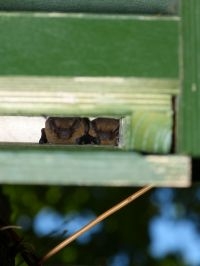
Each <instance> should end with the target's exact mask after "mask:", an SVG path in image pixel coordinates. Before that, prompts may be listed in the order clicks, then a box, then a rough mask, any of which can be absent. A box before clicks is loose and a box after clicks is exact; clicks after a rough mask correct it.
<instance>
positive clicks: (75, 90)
mask: <svg viewBox="0 0 200 266" xmlns="http://www.w3.org/2000/svg"><path fill="white" fill-rule="evenodd" d="M177 93H178V81H176V80H171V79H143V78H121V77H115V78H103V77H101V78H97V77H96V78H91V77H87V78H78V77H77V78H63V77H62V78H51V77H48V78H47V77H46V78H43V77H42V78H38V77H0V114H1V115H68V116H69V115H78V116H82V115H87V116H97V115H117V116H123V115H126V114H128V113H131V112H132V111H133V110H148V111H150V110H152V111H159V112H160V111H161V112H162V111H164V112H166V111H169V110H171V95H177Z"/></svg>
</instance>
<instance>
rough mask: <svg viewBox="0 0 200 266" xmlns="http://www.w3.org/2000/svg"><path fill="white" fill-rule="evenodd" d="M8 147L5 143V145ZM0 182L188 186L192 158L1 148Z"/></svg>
mask: <svg viewBox="0 0 200 266" xmlns="http://www.w3.org/2000/svg"><path fill="white" fill-rule="evenodd" d="M4 148H5V147H4ZM0 172H1V175H0V183H1V184H56V185H98V186H99V185H101V186H141V185H145V184H154V185H155V186H180V187H183V186H188V185H189V184H190V161H189V159H188V158H186V157H178V156H158V157H157V156H147V157H143V156H141V155H139V154H135V153H132V152H122V151H118V152H117V151H116V150H115V151H114V150H109V149H107V150H103V149H100V150H97V149H88V148H87V149H84V148H82V149H77V148H76V149H72V148H71V149H70V148H68V149H66V148H63V149H62V148H60V149H58V148H56V149H53V148H52V147H46V148H45V149H43V150H41V149H39V150H38V149H37V148H35V149H33V148H29V149H27V148H26V149H23V148H22V147H21V146H20V147H19V148H16V149H13V148H12V149H9V148H8V147H6V149H5V150H4V149H3V147H2V146H1V151H0Z"/></svg>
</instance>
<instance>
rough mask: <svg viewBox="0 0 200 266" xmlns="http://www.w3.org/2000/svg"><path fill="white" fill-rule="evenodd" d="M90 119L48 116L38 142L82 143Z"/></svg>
mask: <svg viewBox="0 0 200 266" xmlns="http://www.w3.org/2000/svg"><path fill="white" fill-rule="evenodd" d="M89 128H90V121H89V119H88V118H80V117H67V118H66V117H49V118H48V119H47V120H46V122H45V128H43V129H42V136H41V139H40V141H39V143H40V144H43V143H52V144H82V143H81V142H83V140H82V138H83V136H85V135H87V134H88V131H89Z"/></svg>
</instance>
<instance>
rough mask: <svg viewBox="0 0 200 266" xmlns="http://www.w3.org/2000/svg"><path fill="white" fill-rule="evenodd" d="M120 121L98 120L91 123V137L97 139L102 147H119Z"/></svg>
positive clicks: (111, 119) (110, 119)
mask: <svg viewBox="0 0 200 266" xmlns="http://www.w3.org/2000/svg"><path fill="white" fill-rule="evenodd" d="M119 126H120V122H119V119H114V118H96V119H94V120H92V121H91V122H90V130H89V135H91V136H92V137H94V138H97V140H98V143H99V144H100V145H113V146H117V145H118V143H119Z"/></svg>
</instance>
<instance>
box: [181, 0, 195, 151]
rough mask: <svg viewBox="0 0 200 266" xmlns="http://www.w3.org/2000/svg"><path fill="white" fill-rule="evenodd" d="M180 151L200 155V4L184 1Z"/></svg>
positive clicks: (192, 0) (182, 14)
mask: <svg viewBox="0 0 200 266" xmlns="http://www.w3.org/2000/svg"><path fill="white" fill-rule="evenodd" d="M181 11H182V13H181V16H182V19H181V51H182V54H181V66H180V67H181V80H182V91H181V95H180V99H179V116H178V118H179V120H178V133H177V140H178V150H179V152H181V153H186V154H190V155H192V156H200V141H199V139H200V118H199V113H200V1H199V0H190V1H188V0H182V10H181Z"/></svg>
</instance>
